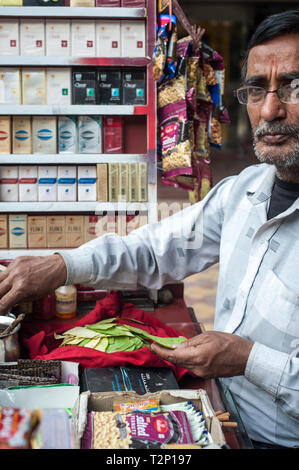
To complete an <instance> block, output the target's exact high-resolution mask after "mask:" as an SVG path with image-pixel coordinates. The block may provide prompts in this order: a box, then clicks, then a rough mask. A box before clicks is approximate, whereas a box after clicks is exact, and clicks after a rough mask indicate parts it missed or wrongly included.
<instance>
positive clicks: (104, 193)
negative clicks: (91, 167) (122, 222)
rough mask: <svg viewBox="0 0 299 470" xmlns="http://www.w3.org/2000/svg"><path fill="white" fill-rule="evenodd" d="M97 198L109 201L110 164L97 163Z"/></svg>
mask: <svg viewBox="0 0 299 470" xmlns="http://www.w3.org/2000/svg"><path fill="white" fill-rule="evenodd" d="M97 200H98V201H102V202H107V201H108V164H107V163H99V164H98V165H97Z"/></svg>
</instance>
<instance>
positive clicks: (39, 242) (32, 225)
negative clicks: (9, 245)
mask: <svg viewBox="0 0 299 470" xmlns="http://www.w3.org/2000/svg"><path fill="white" fill-rule="evenodd" d="M28 248H47V217H46V216H41V215H39V216H29V217H28Z"/></svg>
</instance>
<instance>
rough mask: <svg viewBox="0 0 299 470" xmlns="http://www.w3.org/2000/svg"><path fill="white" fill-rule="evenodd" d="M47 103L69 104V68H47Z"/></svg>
mask: <svg viewBox="0 0 299 470" xmlns="http://www.w3.org/2000/svg"><path fill="white" fill-rule="evenodd" d="M46 74H47V104H59V105H65V106H69V105H70V104H71V69H70V68H69V67H62V68H58V67H56V68H47V72H46Z"/></svg>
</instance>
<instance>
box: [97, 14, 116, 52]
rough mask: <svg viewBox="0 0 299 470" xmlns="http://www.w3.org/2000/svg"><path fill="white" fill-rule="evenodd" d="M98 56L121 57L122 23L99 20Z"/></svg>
mask: <svg viewBox="0 0 299 470" xmlns="http://www.w3.org/2000/svg"><path fill="white" fill-rule="evenodd" d="M96 56H97V57H120V56H121V38H120V21H113V20H111V21H108V20H99V21H97V22H96Z"/></svg>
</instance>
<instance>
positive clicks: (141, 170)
mask: <svg viewBox="0 0 299 470" xmlns="http://www.w3.org/2000/svg"><path fill="white" fill-rule="evenodd" d="M147 169H148V167H147V163H146V162H140V163H138V201H139V202H147V200H148V176H147Z"/></svg>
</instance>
